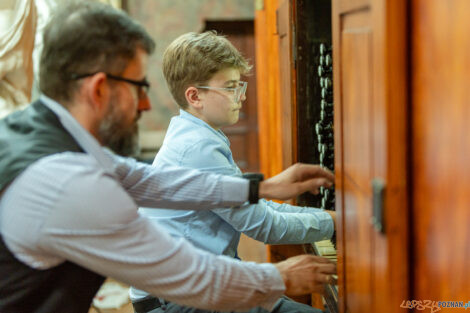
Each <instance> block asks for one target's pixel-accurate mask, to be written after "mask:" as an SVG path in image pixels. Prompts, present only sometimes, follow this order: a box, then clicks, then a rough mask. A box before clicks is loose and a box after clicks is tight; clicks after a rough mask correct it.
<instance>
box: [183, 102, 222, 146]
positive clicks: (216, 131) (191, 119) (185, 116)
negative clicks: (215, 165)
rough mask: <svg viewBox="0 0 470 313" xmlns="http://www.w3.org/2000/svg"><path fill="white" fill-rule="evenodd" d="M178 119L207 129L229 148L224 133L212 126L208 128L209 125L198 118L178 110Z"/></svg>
mask: <svg viewBox="0 0 470 313" xmlns="http://www.w3.org/2000/svg"><path fill="white" fill-rule="evenodd" d="M180 117H181V118H183V119H186V120H189V121H191V122H193V123H195V124H198V125H201V126H204V127H206V128H209V129H210V130H211V131H212V132H213V133H214V134H215V135H216V136H218V137H220V138H221V139H222V140H223V141H225V142H226V143H227V145H229V146H230V140H229V139H228V137H227V136H226V135H225V134H224V132H223V131H221V130H220V129H219V130H215V129H214V128H213V127H212V126H210V125H209V124H207V123H206V122H204V121H203V120H201V119H200V118H199V117H196V116H194V115H192V114H191V113H189V112H186V111H185V110H182V109H180Z"/></svg>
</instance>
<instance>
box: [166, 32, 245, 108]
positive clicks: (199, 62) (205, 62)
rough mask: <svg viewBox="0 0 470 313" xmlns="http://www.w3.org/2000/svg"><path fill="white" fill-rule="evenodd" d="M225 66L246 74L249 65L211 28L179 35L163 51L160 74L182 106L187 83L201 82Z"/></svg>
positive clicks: (188, 84)
mask: <svg viewBox="0 0 470 313" xmlns="http://www.w3.org/2000/svg"><path fill="white" fill-rule="evenodd" d="M226 68H236V69H238V70H239V71H240V74H247V73H248V72H249V71H250V69H251V65H249V64H248V61H247V60H246V59H245V58H244V57H243V56H242V55H241V54H240V52H239V51H238V50H237V49H236V48H235V47H234V46H233V45H232V44H231V43H230V41H228V40H227V38H225V37H224V36H220V35H217V33H216V32H215V31H207V32H204V33H200V34H199V33H193V32H192V33H187V34H184V35H181V36H180V37H178V38H176V39H175V40H174V41H173V42H172V43H171V44H170V45H169V46H168V48H167V49H166V50H165V53H164V54H163V74H164V75H165V79H166V82H167V84H168V87H169V88H170V92H171V94H172V95H173V98H174V99H175V101H176V103H177V104H178V105H179V106H180V107H181V108H182V109H186V108H187V107H188V103H187V102H186V97H185V95H184V93H185V91H186V89H187V88H188V87H189V86H191V85H204V84H206V83H207V82H208V81H209V80H210V79H211V78H212V77H213V76H214V75H215V74H216V73H217V72H218V71H220V70H223V69H226Z"/></svg>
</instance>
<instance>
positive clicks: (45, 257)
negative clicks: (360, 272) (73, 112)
mask: <svg viewBox="0 0 470 313" xmlns="http://www.w3.org/2000/svg"><path fill="white" fill-rule="evenodd" d="M71 161H72V160H68V161H65V160H64V162H60V160H57V159H55V160H54V162H51V163H48V162H47V161H46V162H40V164H38V165H37V166H33V167H31V168H29V169H28V171H27V172H26V173H25V175H22V176H21V177H20V178H18V179H17V180H15V182H14V183H13V184H12V185H11V186H10V188H9V189H8V190H7V191H6V193H5V194H4V196H3V197H2V198H1V199H0V208H2V212H3V213H4V214H3V215H2V220H1V221H2V223H1V225H2V228H1V229H2V236H3V238H4V239H5V242H6V243H7V246H8V247H9V248H10V249H11V251H12V253H14V254H15V255H16V256H17V257H19V258H20V259H21V260H22V261H23V262H24V263H26V264H28V265H29V266H31V267H33V268H42V269H47V268H51V267H53V266H56V265H59V264H61V263H62V262H64V261H66V260H68V261H71V262H74V263H76V264H79V265H81V266H83V267H85V268H88V269H90V270H92V271H95V272H97V273H100V274H102V275H104V276H110V277H114V278H116V279H118V280H120V281H123V282H125V283H128V284H131V285H135V286H137V287H138V288H141V289H144V290H147V291H148V292H150V293H152V294H154V295H156V296H160V297H163V298H165V299H168V300H170V301H174V302H177V303H180V304H183V305H189V306H194V307H200V308H205V309H216V310H246V309H248V308H250V307H254V306H262V307H264V308H266V309H271V308H272V306H273V305H274V303H275V302H276V300H277V299H278V297H279V296H280V295H281V294H282V293H283V292H284V291H287V292H288V293H290V294H299V293H308V292H311V291H315V290H317V288H318V286H319V285H321V284H322V283H323V282H325V281H326V280H327V279H328V276H327V275H329V274H332V273H334V265H330V266H329V267H327V268H326V269H322V268H323V267H324V266H323V265H322V264H319V261H318V260H314V259H312V258H311V257H310V256H304V257H303V258H301V259H302V260H303V259H305V260H303V261H302V260H301V261H296V262H292V261H289V262H286V261H285V262H281V263H279V265H277V267H278V268H277V269H276V267H275V266H273V265H272V264H255V263H244V262H239V261H237V260H233V259H231V258H228V257H224V256H214V255H212V254H210V253H207V252H204V251H202V250H199V249H196V248H194V247H193V246H191V245H190V244H189V243H188V242H187V241H185V240H184V239H174V238H172V237H171V236H169V235H168V234H167V233H166V232H165V231H163V230H162V228H160V227H159V226H158V225H155V224H153V223H151V222H150V221H149V220H147V219H145V218H143V217H141V216H140V215H139V214H138V213H137V210H136V205H135V203H134V202H133V200H132V199H131V198H130V197H129V196H128V195H127V193H126V192H124V190H123V189H122V187H121V186H120V184H119V182H118V181H116V180H115V179H114V178H113V177H111V176H110V175H108V174H106V173H104V172H103V171H101V170H99V169H97V168H96V167H94V166H93V164H91V165H90V166H85V167H83V168H82V167H80V168H78V167H77V161H76V160H75V161H74V162H71ZM82 161H84V162H86V161H87V160H86V158H85V157H84V158H83V160H82ZM72 164H73V165H74V166H75V167H76V168H75V170H74V172H72V173H71V172H70V168H71V165H72ZM77 168H78V169H77ZM30 189H31V190H34V192H27V191H29V190H30ZM25 191H26V192H25ZM14 203H16V204H21V205H19V206H18V205H13V204H14ZM7 221H8V222H7ZM25 229H28V231H27V232H25V231H24V230H25ZM299 264H300V265H302V266H299ZM301 271H302V272H304V273H303V275H301V274H300V272H301ZM284 281H286V282H287V283H288V284H289V288H288V289H285V286H284Z"/></svg>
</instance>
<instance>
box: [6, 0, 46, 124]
mask: <svg viewBox="0 0 470 313" xmlns="http://www.w3.org/2000/svg"><path fill="white" fill-rule="evenodd" d="M36 20H37V14H36V6H35V4H34V1H33V0H1V1H0V118H1V117H3V116H5V115H7V114H8V113H10V112H12V111H14V110H15V109H18V108H21V107H24V106H26V105H27V104H28V103H29V101H30V98H31V87H32V84H33V59H32V52H33V49H34V38H35V34H36Z"/></svg>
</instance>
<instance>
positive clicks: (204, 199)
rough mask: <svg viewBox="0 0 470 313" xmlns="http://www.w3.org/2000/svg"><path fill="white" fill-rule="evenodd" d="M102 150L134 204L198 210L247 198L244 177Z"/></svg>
mask: <svg viewBox="0 0 470 313" xmlns="http://www.w3.org/2000/svg"><path fill="white" fill-rule="evenodd" d="M104 151H105V152H106V154H107V155H108V156H110V157H111V158H112V160H113V162H114V170H115V174H116V175H117V178H118V180H119V181H120V183H121V185H122V187H123V188H124V189H125V190H126V191H127V192H128V193H129V194H130V195H131V196H132V198H133V199H134V201H135V202H136V203H137V205H138V206H144V207H168V208H172V209H188V207H191V209H193V210H198V209H211V208H215V207H230V206H238V205H241V204H243V203H244V202H246V201H247V200H248V188H249V186H248V181H247V180H246V179H242V178H239V177H231V176H224V175H219V174H213V173H202V172H200V171H198V170H194V169H190V168H184V167H179V166H170V165H168V164H164V165H161V166H160V165H158V164H157V165H155V166H150V165H148V164H145V163H141V162H137V161H136V160H135V159H132V158H124V157H120V156H117V155H115V154H113V153H112V152H110V151H109V150H107V149H105V150H104Z"/></svg>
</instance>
